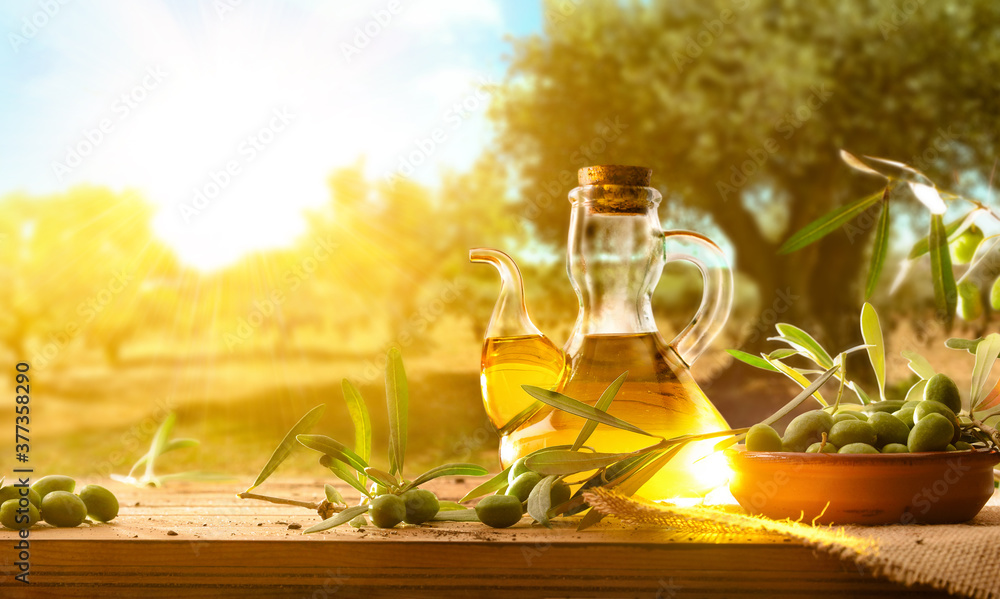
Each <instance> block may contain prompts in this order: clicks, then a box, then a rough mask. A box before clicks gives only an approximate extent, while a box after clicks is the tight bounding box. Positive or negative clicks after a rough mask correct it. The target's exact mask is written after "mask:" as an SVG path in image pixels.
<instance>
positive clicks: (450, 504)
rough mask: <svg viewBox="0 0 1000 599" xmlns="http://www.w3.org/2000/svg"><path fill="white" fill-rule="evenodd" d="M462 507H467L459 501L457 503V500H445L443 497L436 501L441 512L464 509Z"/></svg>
mask: <svg viewBox="0 0 1000 599" xmlns="http://www.w3.org/2000/svg"><path fill="white" fill-rule="evenodd" d="M464 509H467V508H466V507H465V506H464V505H462V504H461V503H458V502H457V501H447V500H444V499H442V500H440V501H438V510H439V511H442V512H450V511H453V510H464Z"/></svg>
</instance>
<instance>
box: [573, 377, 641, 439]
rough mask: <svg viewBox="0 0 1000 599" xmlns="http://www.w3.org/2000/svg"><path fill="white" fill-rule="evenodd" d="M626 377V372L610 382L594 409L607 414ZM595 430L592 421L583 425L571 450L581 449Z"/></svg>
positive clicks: (595, 425) (595, 426)
mask: <svg viewBox="0 0 1000 599" xmlns="http://www.w3.org/2000/svg"><path fill="white" fill-rule="evenodd" d="M627 377H628V371H627V370H626V371H625V372H623V373H621V374H620V375H618V378H616V379H615V380H614V381H612V382H611V384H610V385H608V388H607V389H605V390H604V393H602V394H601V398H600V399H598V400H597V404H596V405H594V409H597V410H600V411H602V412H607V411H608V407H609V406H610V405H611V402H612V401H614V399H615V396H616V395H618V391H619V390H620V389H621V388H622V385H623V384H624V383H625V379H626V378H627ZM596 428H597V422H595V421H593V420H588V421H587V422H585V423H584V424H583V428H581V429H580V434H579V435H577V436H576V441H574V442H573V447H572V450H573V451H576V450H577V449H580V448H581V447H583V444H584V443H586V442H587V439H589V438H590V435H592V434H593V433H594V430H595V429H596Z"/></svg>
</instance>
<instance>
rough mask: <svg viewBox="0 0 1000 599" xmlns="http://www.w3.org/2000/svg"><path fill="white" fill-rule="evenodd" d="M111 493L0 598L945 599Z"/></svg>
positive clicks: (731, 548) (793, 551)
mask: <svg viewBox="0 0 1000 599" xmlns="http://www.w3.org/2000/svg"><path fill="white" fill-rule="evenodd" d="M467 486H468V484H466V485H464V486H463V485H456V484H454V483H443V484H441V485H438V486H437V487H436V488H435V490H436V491H437V492H438V493H439V495H440V496H442V497H446V498H455V497H460V496H461V494H462V493H464V490H465V488H466V487H467ZM317 488H321V483H319V482H318V481H317V482H305V483H288V484H285V485H276V486H274V487H272V490H271V491H268V493H272V494H275V495H281V496H289V497H290V496H298V497H299V498H302V499H307V498H309V499H311V498H315V497H316V489H317ZM115 491H116V492H117V493H118V494H119V497H120V499H121V500H122V504H123V507H122V512H121V515H120V516H119V518H118V519H116V520H115V521H114V522H113V523H111V524H109V525H95V526H83V527H79V528H74V529H54V528H51V527H47V526H45V527H37V528H36V529H33V530H32V532H31V536H30V541H31V560H30V561H31V580H32V584H31V585H30V588H25V587H24V585H21V584H20V583H17V582H14V581H13V575H14V573H15V569H14V567H13V563H12V560H11V559H10V558H11V557H12V556H13V553H12V551H11V550H8V549H7V548H6V547H4V546H6V545H10V543H8V542H7V541H8V539H9V540H11V541H13V540H14V533H12V532H11V531H7V532H6V534H3V535H0V547H2V548H3V549H0V567H2V572H0V573H2V575H3V577H2V579H0V595H2V596H3V597H47V596H52V597H85V596H93V595H95V594H100V595H109V594H110V595H113V596H115V597H178V596H185V597H209V596H211V597H306V598H309V597H316V598H322V597H334V596H337V597H352V596H364V597H383V596H384V597H397V598H398V597H441V596H455V597H484V596H487V597H488V596H506V597H511V596H516V597H551V596H574V597H607V596H646V597H674V596H677V597H723V596H732V595H733V594H734V592H735V591H737V590H739V591H740V592H741V593H742V592H745V593H746V594H748V595H749V596H758V597H813V596H817V595H820V594H822V595H824V596H828V597H877V596H885V595H886V594H892V595H893V596H905V597H939V596H945V595H944V594H942V593H937V592H932V591H930V590H928V589H925V588H920V589H906V588H903V587H900V586H897V585H893V584H891V583H888V582H885V581H881V580H876V579H874V578H872V577H870V576H868V575H867V574H866V573H864V572H859V571H858V569H857V568H856V567H855V566H854V565H853V564H850V563H846V562H841V561H840V560H837V559H834V558H831V557H829V556H826V555H821V554H817V553H815V552H813V551H812V550H810V549H807V548H804V547H801V546H798V545H795V544H794V543H791V542H789V541H787V540H786V539H782V538H781V537H777V536H773V535H764V534H760V535H687V534H678V533H676V532H671V531H664V530H657V529H640V530H635V529H630V528H625V527H621V526H618V525H615V524H607V525H603V526H602V527H601V529H600V530H595V531H585V532H583V533H578V532H576V531H575V529H574V528H573V525H572V524H569V523H562V524H559V525H558V526H556V527H555V528H554V529H553V530H547V529H545V528H541V527H531V526H529V525H528V524H527V520H524V521H522V523H521V524H519V525H518V526H517V527H515V528H513V529H505V530H492V529H488V528H485V527H483V526H481V525H477V524H468V523H434V524H430V525H424V526H421V527H406V528H398V529H394V530H380V529H377V528H373V527H365V528H364V529H361V530H355V529H352V528H350V527H342V528H338V529H335V530H332V531H328V532H327V533H323V534H317V535H303V534H301V531H300V530H289V529H288V527H287V524H280V523H288V522H298V523H300V524H301V525H302V526H303V527H305V526H308V525H310V524H312V523H313V522H316V521H318V516H317V515H315V514H314V513H310V512H309V510H306V509H304V508H297V507H294V506H282V505H272V504H266V503H261V502H249V501H243V500H239V499H237V498H236V497H235V496H234V494H233V490H232V489H230V488H222V487H198V486H180V487H176V488H173V489H171V490H166V491H163V490H143V489H129V488H124V487H122V488H116V489H115ZM136 504H138V505H136ZM258 524H259V525H258ZM168 531H174V532H176V533H177V535H168V534H167V532H168ZM4 560H6V561H4Z"/></svg>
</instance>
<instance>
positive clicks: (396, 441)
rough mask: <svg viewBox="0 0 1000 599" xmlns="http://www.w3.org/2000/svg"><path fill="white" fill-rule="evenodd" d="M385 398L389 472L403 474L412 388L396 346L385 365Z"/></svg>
mask: <svg viewBox="0 0 1000 599" xmlns="http://www.w3.org/2000/svg"><path fill="white" fill-rule="evenodd" d="M385 400H386V407H387V409H388V411H389V472H390V473H391V474H399V475H402V474H403V458H404V457H405V455H406V432H407V427H408V412H409V404H410V390H409V386H408V385H407V382H406V371H405V370H404V369H403V358H402V356H401V355H400V353H399V350H398V349H396V348H395V347H394V348H392V349H390V350H389V354H388V360H387V361H386V365H385Z"/></svg>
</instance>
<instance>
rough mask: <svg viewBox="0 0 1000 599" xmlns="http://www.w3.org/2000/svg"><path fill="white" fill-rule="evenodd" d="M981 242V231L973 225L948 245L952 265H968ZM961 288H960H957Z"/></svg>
mask: <svg viewBox="0 0 1000 599" xmlns="http://www.w3.org/2000/svg"><path fill="white" fill-rule="evenodd" d="M982 241H983V230H982V229H980V228H979V227H977V226H976V225H975V224H973V225H972V226H970V227H969V228H968V229H966V230H965V232H964V233H962V234H961V235H959V236H958V239H956V240H955V241H953V242H951V243H950V244H949V246H950V248H951V263H952V264H968V263H969V262H971V261H972V259H973V258H974V257H975V256H976V249H977V248H978V247H979V244H980V243H982ZM959 288H961V286H960V287H959Z"/></svg>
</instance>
